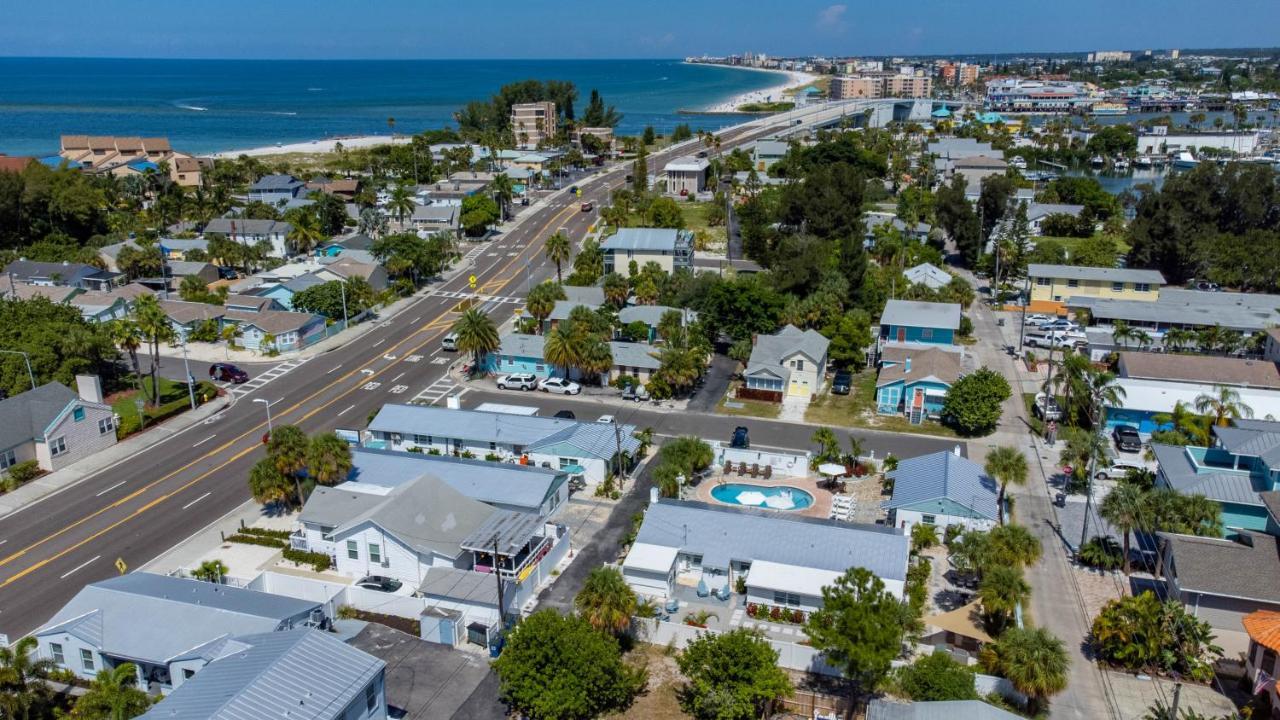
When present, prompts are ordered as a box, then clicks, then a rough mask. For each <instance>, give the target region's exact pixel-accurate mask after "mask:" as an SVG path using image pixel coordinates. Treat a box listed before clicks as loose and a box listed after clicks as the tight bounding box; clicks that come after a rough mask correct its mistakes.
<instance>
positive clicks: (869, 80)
mask: <svg viewBox="0 0 1280 720" xmlns="http://www.w3.org/2000/svg"><path fill="white" fill-rule="evenodd" d="M932 92H933V78H929V77H924V76H916V75H905V74H901V73H889V72H886V73H873V74H867V75H855V76H851V77H837V78H832V80H831V98H832V99H833V100H859V99H871V100H874V99H877V98H893V97H910V98H926V97H929V96H930V94H932Z"/></svg>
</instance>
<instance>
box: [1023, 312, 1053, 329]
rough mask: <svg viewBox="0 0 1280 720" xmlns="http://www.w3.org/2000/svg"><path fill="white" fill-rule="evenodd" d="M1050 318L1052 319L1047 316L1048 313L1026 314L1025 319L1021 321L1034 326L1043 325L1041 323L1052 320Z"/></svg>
mask: <svg viewBox="0 0 1280 720" xmlns="http://www.w3.org/2000/svg"><path fill="white" fill-rule="evenodd" d="M1052 320H1053V318H1051V317H1049V316H1048V315H1028V316H1027V319H1026V320H1025V321H1024V322H1023V324H1024V325H1035V326H1037V327H1039V326H1040V325H1043V324H1045V323H1047V322H1050V321H1052Z"/></svg>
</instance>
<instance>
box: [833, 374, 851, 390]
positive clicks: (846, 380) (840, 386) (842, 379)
mask: <svg viewBox="0 0 1280 720" xmlns="http://www.w3.org/2000/svg"><path fill="white" fill-rule="evenodd" d="M852 387H853V373H851V372H849V371H848V370H837V371H836V376H835V377H834V378H832V379H831V392H833V393H835V394H836V395H848V394H849V390H850V388H852Z"/></svg>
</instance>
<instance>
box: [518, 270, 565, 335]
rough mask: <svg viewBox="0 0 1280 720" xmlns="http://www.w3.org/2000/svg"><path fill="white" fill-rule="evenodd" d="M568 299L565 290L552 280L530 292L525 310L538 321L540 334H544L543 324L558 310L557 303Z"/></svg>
mask: <svg viewBox="0 0 1280 720" xmlns="http://www.w3.org/2000/svg"><path fill="white" fill-rule="evenodd" d="M566 297H567V296H566V295H565V293H564V288H562V287H561V286H560V284H559V283H554V282H551V281H550V280H548V281H546V282H541V283H538V284H537V285H534V286H533V288H532V289H531V290H529V296H528V297H527V298H525V308H526V309H527V310H528V311H529V315H530V316H531V317H533V319H535V320H537V321H538V332H542V324H543V323H544V322H546V320H547V318H548V317H550V316H551V312H552V311H553V310H555V309H556V302H557V301H559V300H564V299H565V298H566Z"/></svg>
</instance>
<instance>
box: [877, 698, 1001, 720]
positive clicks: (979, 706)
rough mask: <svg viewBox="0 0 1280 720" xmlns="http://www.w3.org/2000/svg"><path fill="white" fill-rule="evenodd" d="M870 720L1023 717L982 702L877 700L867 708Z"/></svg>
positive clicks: (959, 719)
mask: <svg viewBox="0 0 1280 720" xmlns="http://www.w3.org/2000/svg"><path fill="white" fill-rule="evenodd" d="M867 720H1021V716H1020V715H1014V714H1013V713H1011V712H1009V711H1008V710H1001V709H1000V708H998V707H995V706H994V705H988V704H987V703H985V702H982V701H981V700H940V701H936V702H914V703H900V702H890V701H888V700H881V699H878V698H877V699H875V700H872V701H871V705H870V706H869V707H868V708H867Z"/></svg>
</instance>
